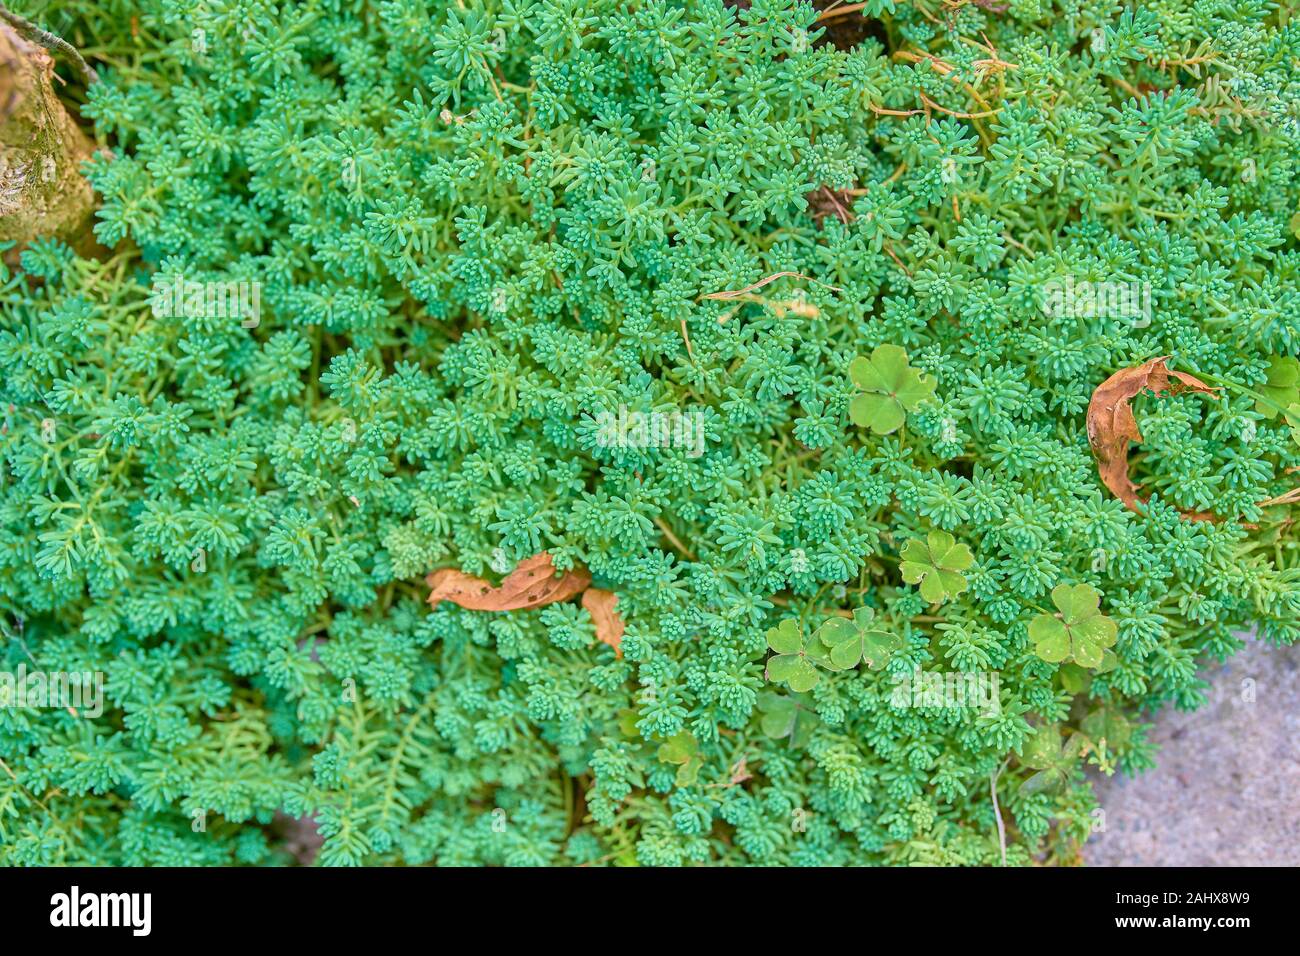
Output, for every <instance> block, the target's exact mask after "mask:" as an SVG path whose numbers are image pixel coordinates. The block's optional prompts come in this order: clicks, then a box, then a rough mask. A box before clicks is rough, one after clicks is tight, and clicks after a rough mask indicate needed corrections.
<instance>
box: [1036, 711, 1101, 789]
mask: <svg viewBox="0 0 1300 956" xmlns="http://www.w3.org/2000/svg"><path fill="white" fill-rule="evenodd" d="M1086 743H1087V739H1086V738H1085V737H1084V736H1083V734H1072V735H1071V736H1070V739H1069V740H1068V741H1067V742H1066V744H1065V746H1061V728H1060V727H1059V726H1058V725H1056V724H1048V725H1046V726H1043V727H1039V728H1038V729H1037V730H1036V731H1034V734H1033V736H1031V737H1030V738H1029V739H1028V740H1026V741H1025V745H1024V749H1023V750H1022V751H1021V753H1020V763H1021V765H1022V766H1025V767H1028V768H1029V769H1030V770H1037V771H1038V772H1037V773H1035V774H1034V775H1033V776H1031V777H1030V778H1029V779H1028V780H1026V781H1025V782H1024V783H1022V784H1021V785H1020V793H1021V794H1022V795H1026V796H1027V795H1029V794H1031V793H1042V792H1045V791H1052V790H1059V789H1060V788H1061V787H1062V786H1064V785H1065V784H1066V783H1067V782H1068V781H1069V779H1070V772H1071V770H1073V768H1074V765H1075V763H1076V762H1077V761H1078V758H1079V753H1080V752H1081V751H1082V750H1083V747H1084V744H1086Z"/></svg>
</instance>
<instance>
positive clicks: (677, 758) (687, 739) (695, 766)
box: [658, 730, 703, 787]
mask: <svg viewBox="0 0 1300 956" xmlns="http://www.w3.org/2000/svg"><path fill="white" fill-rule="evenodd" d="M658 756H659V759H660V760H661V761H662V762H663V763H675V764H677V765H678V767H677V776H676V777H675V778H674V779H673V783H675V784H676V785H677V786H679V787H689V786H691V785H692V784H694V783H695V781H696V779H698V777H699V775H700V764H701V763H702V762H703V761H702V759H701V758H700V742H699V741H698V740H696V739H695V737H694V735H692V734H690V733H688V732H687V731H684V730H683V731H682V732H681V733H679V734H673V736H671V737H669V738H668V740H667V741H666V742H664V743H662V744H660V745H659V751H658Z"/></svg>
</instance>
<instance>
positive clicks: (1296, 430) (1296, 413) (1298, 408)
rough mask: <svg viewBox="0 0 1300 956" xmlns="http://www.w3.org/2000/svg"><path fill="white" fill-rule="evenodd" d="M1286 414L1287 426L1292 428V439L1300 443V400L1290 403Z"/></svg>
mask: <svg viewBox="0 0 1300 956" xmlns="http://www.w3.org/2000/svg"><path fill="white" fill-rule="evenodd" d="M1285 415H1286V424H1287V427H1288V428H1290V429H1291V440H1292V441H1293V442H1295V443H1296V444H1297V445H1300V402H1298V403H1296V404H1295V405H1288V406H1287V409H1286V413H1285Z"/></svg>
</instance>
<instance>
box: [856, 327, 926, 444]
mask: <svg viewBox="0 0 1300 956" xmlns="http://www.w3.org/2000/svg"><path fill="white" fill-rule="evenodd" d="M849 378H850V379H851V380H852V382H853V384H854V385H856V386H857V387H858V388H860V389H862V390H863V391H864V392H865V393H866V394H864V395H857V396H854V398H853V400H852V401H851V402H849V418H850V419H852V420H853V424H855V425H859V426H861V427H863V428H870V429H871V430H872V432H874V433H875V434H877V435H888V434H889V433H890V432H892V431H896V430H897V429H898V428H899V427H900V426H901V425H902V424H903V422H904V421H906V420H907V413H908V412H912V411H916V409H917V408H918V407H919V406H920V404H921V403H922V402H924V401H925V400H926V399H927V398H929V397H930V396H932V395H933V394H934V386H935V382H934V379H932V378H930V377H929V376H928V375H925V374H924V373H922V372H918V371H917V370H916V369H914V368H912V367H911V366H910V365H908V364H907V353H906V352H905V351H903V350H902V349H901V348H899V347H898V346H897V345H878V346H876V348H875V351H873V352H872V353H871V358H870V359H866V358H863V357H862V356H861V355H859V356H858V357H857V358H855V359H854V360H853V361H852V362H850V363H849Z"/></svg>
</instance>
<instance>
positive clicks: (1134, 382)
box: [1088, 355, 1217, 521]
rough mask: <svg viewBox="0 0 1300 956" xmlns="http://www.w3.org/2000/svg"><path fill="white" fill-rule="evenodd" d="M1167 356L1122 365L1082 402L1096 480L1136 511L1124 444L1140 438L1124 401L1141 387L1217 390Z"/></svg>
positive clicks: (1170, 390) (1204, 517)
mask: <svg viewBox="0 0 1300 956" xmlns="http://www.w3.org/2000/svg"><path fill="white" fill-rule="evenodd" d="M1168 360H1169V356H1168V355H1164V356H1161V357H1160V358H1153V359H1151V360H1150V361H1149V362H1144V363H1142V364H1141V365H1136V366H1133V367H1132V368H1122V369H1120V370H1119V371H1118V372H1116V373H1115V374H1114V375H1112V376H1111V377H1110V378H1108V379H1106V381H1104V382H1102V383H1101V384H1100V385H1098V386H1097V389H1096V391H1094V392H1093V393H1092V401H1090V402H1089V403H1088V443H1089V444H1090V445H1091V446H1092V453H1093V455H1094V456H1095V457H1096V459H1097V470H1098V472H1099V474H1100V475H1101V480H1102V483H1103V484H1104V485H1105V486H1106V487H1107V488H1109V489H1110V490H1111V491H1112V492H1114V493H1115V496H1116V497H1117V498H1119V500H1120V501H1122V502H1124V504H1125V505H1126V506H1127V507H1128V508H1129V509H1130V510H1132V511H1140V510H1141V509H1140V508H1139V507H1138V505H1139V504H1140V503H1141V501H1142V499H1141V498H1139V497H1138V486H1137V485H1135V484H1134V483H1133V481H1132V480H1131V479H1130V478H1129V475H1128V446H1129V443H1130V442H1140V441H1142V433H1141V432H1140V431H1138V426H1137V420H1136V419H1135V418H1134V417H1133V409H1132V408H1131V407H1130V404H1129V403H1130V402H1131V401H1132V400H1133V399H1134V398H1135V397H1136V396H1137V395H1139V394H1141V393H1142V392H1144V391H1148V392H1151V393H1152V394H1153V395H1158V394H1160V393H1161V392H1168V393H1169V394H1171V395H1177V394H1178V393H1180V392H1189V391H1190V392H1200V393H1204V394H1208V395H1211V396H1213V395H1215V393H1216V392H1217V389H1216V388H1214V387H1213V386H1211V385H1206V384H1205V383H1204V382H1202V381H1201V380H1200V379H1198V378H1196V377H1195V376H1193V375H1188V374H1187V373H1186V372H1174V371H1171V370H1170V369H1169V368H1168V367H1167V366H1166V365H1165V363H1166V362H1167V361H1168ZM1188 517H1189V518H1192V519H1193V520H1198V521H1200V520H1207V519H1209V518H1212V517H1213V516H1212V515H1208V514H1207V513H1204V512H1198V513H1196V514H1194V515H1188Z"/></svg>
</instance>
